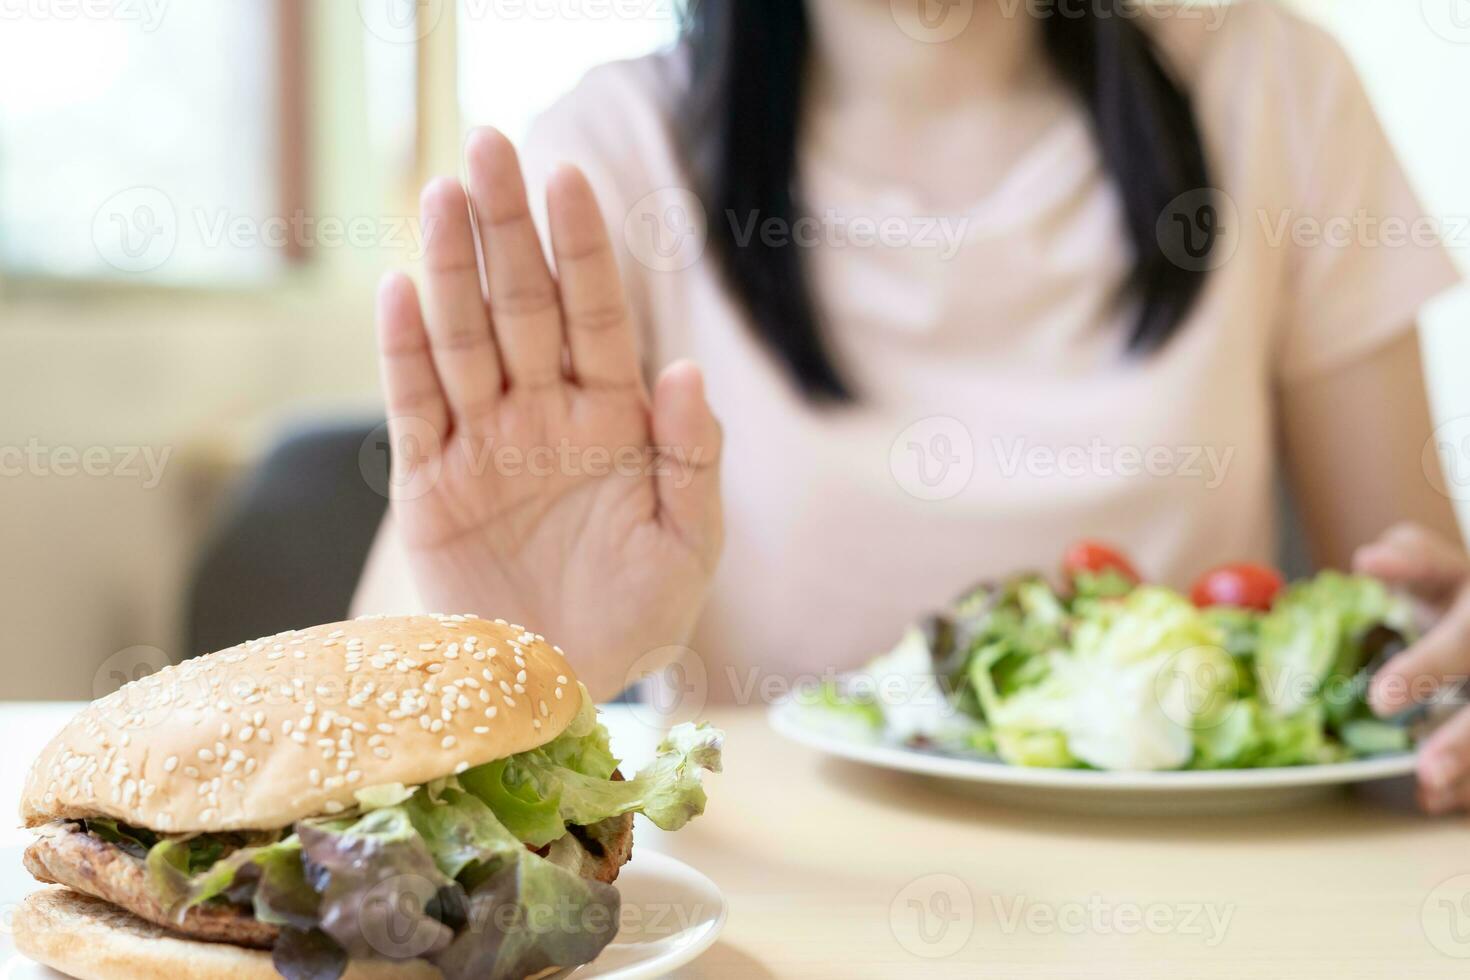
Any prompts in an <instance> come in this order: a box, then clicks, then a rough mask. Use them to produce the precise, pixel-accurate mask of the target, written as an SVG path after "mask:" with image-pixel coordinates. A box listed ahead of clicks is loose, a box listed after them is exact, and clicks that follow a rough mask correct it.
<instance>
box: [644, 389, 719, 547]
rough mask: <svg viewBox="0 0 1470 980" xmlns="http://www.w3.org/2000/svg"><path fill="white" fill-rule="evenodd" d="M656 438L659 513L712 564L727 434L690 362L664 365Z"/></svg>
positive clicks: (655, 405)
mask: <svg viewBox="0 0 1470 980" xmlns="http://www.w3.org/2000/svg"><path fill="white" fill-rule="evenodd" d="M653 438H654V442H655V444H656V445H657V447H658V451H659V457H660V458H659V467H658V502H659V513H660V517H661V519H662V520H664V521H666V522H667V523H668V524H669V525H670V526H671V527H672V529H673V530H674V531H675V532H677V533H678V535H679V536H680V537H681V538H683V539H684V541H685V542H686V543H688V544H689V545H690V546H691V547H693V548H695V549H696V550H697V551H699V552H700V553H701V554H702V555H703V556H704V557H705V558H706V559H707V560H708V563H709V564H710V565H713V564H714V560H715V558H717V557H718V556H719V552H720V548H721V546H722V544H723V542H724V521H723V516H722V510H721V505H720V453H721V449H722V447H723V443H724V437H723V435H722V433H721V431H720V423H719V421H718V420H716V419H715V416H714V413H713V412H712V411H711V410H710V407H709V402H708V401H707V400H706V399H705V395H704V375H703V374H702V373H701V372H700V370H699V368H698V366H696V365H695V364H694V363H693V362H692V361H677V362H675V363H674V364H671V365H669V367H667V368H665V369H664V372H663V373H662V374H661V375H659V378H658V381H657V382H655V384H654V387H653Z"/></svg>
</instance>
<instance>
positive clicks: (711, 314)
mask: <svg viewBox="0 0 1470 980" xmlns="http://www.w3.org/2000/svg"><path fill="white" fill-rule="evenodd" d="M1207 23H1214V22H1213V21H1210V22H1206V21H1204V20H1200V19H1188V18H1163V19H1157V20H1151V22H1150V29H1151V30H1155V31H1156V32H1157V36H1158V38H1159V41H1160V43H1161V44H1162V45H1163V47H1164V49H1165V51H1166V53H1167V54H1168V56H1169V57H1170V59H1171V61H1172V62H1173V64H1174V65H1175V66H1176V67H1177V70H1178V72H1179V74H1180V76H1181V78H1182V79H1183V80H1184V82H1185V84H1186V85H1187V86H1188V87H1189V88H1190V89H1191V90H1192V92H1193V94H1194V100H1195V104H1196V107H1197V112H1198V115H1199V119H1200V123H1201V125H1202V128H1203V132H1204V135H1205V139H1206V144H1207V149H1208V151H1209V154H1210V159H1211V164H1212V172H1213V174H1214V175H1215V181H1216V183H1217V185H1218V186H1219V187H1220V188H1222V189H1223V190H1224V191H1225V192H1226V194H1227V195H1228V199H1229V201H1228V203H1227V204H1225V205H1224V207H1223V213H1222V214H1221V216H1220V220H1221V221H1222V225H1223V226H1225V227H1227V228H1230V229H1233V233H1232V234H1229V235H1227V244H1226V245H1225V246H1223V249H1224V251H1222V252H1221V253H1219V254H1220V255H1221V256H1224V257H1226V260H1225V261H1223V262H1222V263H1221V264H1219V265H1218V268H1215V269H1214V271H1213V272H1212V274H1211V277H1210V279H1209V285H1208V288H1207V292H1206V293H1205V295H1204V297H1203V299H1202V301H1201V302H1200V303H1199V304H1198V306H1197V307H1196V309H1195V311H1194V313H1193V315H1192V316H1191V318H1190V321H1189V322H1188V323H1187V324H1186V325H1185V326H1184V328H1183V329H1182V330H1181V332H1180V333H1179V334H1178V335H1177V337H1176V339H1175V340H1174V341H1173V342H1172V343H1171V344H1169V345H1168V346H1167V347H1166V348H1165V349H1164V350H1163V351H1162V352H1161V353H1159V354H1157V355H1154V356H1151V357H1148V358H1145V359H1141V360H1130V359H1128V358H1126V357H1125V356H1124V355H1123V353H1122V343H1123V339H1124V338H1125V337H1126V334H1127V332H1128V326H1129V323H1130V321H1131V311H1129V310H1118V309H1117V308H1115V306H1114V305H1113V304H1112V302H1111V300H1112V297H1113V296H1114V295H1115V293H1116V291H1117V290H1118V288H1119V286H1120V284H1121V283H1122V282H1123V279H1124V277H1125V276H1126V275H1127V272H1128V269H1129V263H1130V258H1129V249H1128V247H1127V244H1126V242H1125V239H1124V237H1123V233H1122V225H1121V220H1120V207H1119V202H1118V198H1117V195H1116V193H1115V191H1114V189H1113V187H1112V186H1111V184H1110V181H1109V179H1108V177H1107V175H1106V174H1105V173H1104V171H1103V170H1102V168H1101V164H1100V161H1099V158H1098V153H1097V151H1096V149H1095V146H1094V144H1093V140H1092V138H1091V136H1090V133H1089V131H1088V124H1087V120H1086V118H1085V116H1084V114H1083V112H1082V110H1081V109H1080V108H1079V109H1077V110H1076V111H1075V112H1068V113H1064V114H1063V115H1062V117H1061V118H1060V120H1059V121H1058V122H1057V123H1056V124H1055V125H1053V126H1052V128H1051V130H1050V131H1049V132H1048V133H1047V134H1046V135H1045V136H1044V138H1043V139H1041V140H1040V141H1039V142H1038V143H1037V144H1036V145H1035V147H1034V148H1033V149H1032V150H1030V151H1029V152H1028V154H1027V155H1026V156H1025V157H1024V158H1023V159H1022V160H1021V161H1020V162H1019V163H1018V164H1017V165H1016V166H1015V167H1014V168H1013V169H1012V171H1011V172H1010V173H1009V175H1008V176H1006V178H1005V179H1003V180H1002V181H1000V182H999V183H998V184H997V185H996V186H995V187H994V189H993V191H992V192H990V193H988V194H987V196H986V197H985V198H984V199H983V200H980V201H978V202H976V203H975V204H974V205H973V206H972V207H970V208H969V209H967V210H965V211H963V212H958V213H955V214H950V215H938V216H936V215H934V214H933V212H932V211H930V212H928V214H927V216H923V215H924V212H923V211H922V210H921V205H920V204H919V202H917V201H915V200H914V195H913V193H912V191H911V189H909V188H906V187H904V186H881V187H879V186H867V185H864V184H863V183H861V182H858V181H855V180H851V179H848V178H847V177H845V176H844V175H842V174H841V173H838V172H836V171H834V170H833V169H832V168H830V167H828V166H826V165H825V164H823V163H821V162H820V161H817V160H810V161H807V164H808V165H807V166H806V168H805V186H804V198H805V201H806V203H807V210H808V212H809V213H811V214H813V215H821V216H823V222H822V223H821V225H820V226H818V227H810V228H806V229H804V230H803V231H802V233H803V234H805V235H806V236H807V238H806V240H807V241H808V242H815V243H816V244H815V245H814V247H812V248H810V249H809V251H808V253H807V258H808V262H809V269H810V272H811V275H812V277H813V281H814V288H815V293H816V296H817V298H818V302H819V306H820V309H821V311H822V314H823V316H824V320H825V323H826V324H827V330H828V333H829V336H830V338H831V344H832V347H833V348H834V350H835V352H836V355H837V358H838V360H839V362H840V363H841V364H842V365H843V366H844V367H845V369H846V370H847V372H848V374H849V376H850V378H851V379H852V380H853V381H854V382H855V385H856V387H857V389H858V390H859V391H860V392H861V394H862V400H861V402H860V404H858V405H857V406H856V407H853V408H849V409H842V410H838V411H832V410H825V409H819V408H814V407H812V406H811V405H809V404H807V403H806V402H805V401H803V399H802V398H801V397H799V396H798V394H797V393H796V392H795V391H794V390H793V388H792V386H791V385H790V384H789V383H788V381H787V380H786V377H785V375H784V374H783V372H782V371H781V370H780V368H779V367H778V366H777V365H776V364H775V363H774V362H773V360H772V359H771V357H770V356H769V355H768V354H767V353H766V352H765V351H764V349H763V348H762V347H761V346H760V345H759V344H758V343H757V342H756V340H755V339H754V336H753V334H752V333H751V331H750V329H749V327H748V325H747V322H746V318H745V316H744V314H743V312H742V311H741V309H740V307H739V306H738V305H737V304H736V303H735V302H733V301H732V298H731V296H730V294H729V293H728V291H727V290H726V289H725V288H724V286H723V285H722V283H721V280H720V276H719V273H718V269H717V267H716V263H715V260H714V258H713V256H712V255H706V254H704V251H703V249H702V248H701V245H702V242H703V239H702V238H701V236H700V235H699V226H698V217H697V215H696V214H694V213H692V209H691V207H690V206H689V197H688V191H687V190H686V189H687V188H689V187H690V186H691V181H690V178H689V177H688V175H686V173H685V172H684V171H683V168H682V167H681V165H680V163H679V157H678V153H677V151H676V144H675V139H674V136H673V128H672V127H673V120H672V114H673V110H674V105H675V102H676V99H677V95H678V93H679V91H680V90H681V87H682V86H683V84H684V83H683V78H684V74H685V71H684V63H683V55H682V54H681V53H679V52H674V53H672V54H665V55H658V56H652V57H648V58H643V59H640V60H636V61H629V62H622V63H617V64H611V65H606V66H604V67H601V68H598V69H595V70H594V71H593V72H591V73H590V74H589V75H588V76H587V77H586V79H585V80H584V81H583V82H582V84H581V85H580V86H579V87H578V88H577V89H576V90H575V91H574V92H573V93H572V94H570V95H569V96H568V97H566V98H565V99H563V100H562V101H561V102H559V103H558V104H557V105H555V106H554V107H553V108H552V109H551V110H550V111H548V112H547V113H546V114H545V115H544V116H543V117H542V118H541V119H540V120H539V122H538V123H537V125H536V126H535V127H534V129H533V131H532V134H531V136H530V138H529V140H528V142H527V146H526V147H525V158H526V162H527V171H528V173H529V174H530V175H531V177H532V180H533V182H534V181H536V180H539V179H541V178H543V177H544V176H545V174H546V173H547V172H548V171H549V169H550V167H551V166H552V165H554V164H555V163H557V162H559V161H562V160H570V161H574V162H576V163H578V164H579V165H581V166H582V167H583V168H584V169H585V170H586V171H587V172H588V174H589V176H590V177H591V178H592V180H593V183H594V185H595V186H596V188H597V190H598V192H599V195H600V198H601V202H602V205H603V207H604V209H605V212H606V215H607V218H608V221H609V226H610V229H611V231H612V235H613V238H614V240H615V241H616V242H617V243H618V245H619V247H620V249H622V251H623V255H622V260H623V266H624V269H625V275H626V278H627V280H628V289H629V293H630V297H631V300H632V302H633V304H634V307H635V312H636V314H637V317H638V319H639V321H640V322H641V324H642V326H643V328H644V331H645V335H644V343H645V353H646V357H647V360H648V362H649V365H650V367H651V368H656V367H657V366H658V365H661V364H664V363H667V362H669V361H670V360H673V359H675V358H681V357H688V358H692V359H694V360H696V361H697V362H699V364H701V365H702V366H703V368H704V370H705V372H706V375H707V378H708V388H709V394H710V399H711V401H712V403H713V406H714V409H715V411H716V413H717V414H718V415H719V417H720V419H721V420H722V422H723V423H724V426H725V437H726V443H725V453H726V455H725V461H724V494H725V503H726V520H727V529H728V533H727V544H726V549H725V554H724V559H723V562H722V564H721V566H720V569H719V572H718V576H717V580H716V583H715V587H714V592H713V597H712V599H711V601H710V604H709V606H708V611H707V613H706V615H705V616H704V619H703V622H702V625H701V627H700V629H699V632H698V634H697V636H696V637H695V638H694V640H693V642H692V644H691V645H692V647H693V648H694V649H695V650H696V651H697V652H698V653H699V654H700V655H701V657H702V658H703V660H704V662H705V664H706V665H707V666H708V668H709V670H710V675H711V676H710V681H711V687H712V690H713V691H714V692H715V693H716V694H717V695H724V696H726V697H728V696H730V694H731V692H732V691H733V692H734V693H736V694H739V693H741V692H742V691H745V690H747V689H748V685H749V684H750V683H751V682H752V681H753V680H755V679H758V678H760V677H762V676H765V675H766V674H768V673H770V672H776V673H778V674H782V675H787V676H792V675H802V674H811V673H820V672H822V671H823V670H825V669H829V668H834V667H835V668H845V667H848V666H852V665H856V664H858V663H859V662H861V661H863V660H865V659H866V658H868V657H870V656H872V655H873V654H875V653H877V652H879V651H881V650H883V649H885V648H887V647H888V646H889V645H891V644H892V643H893V642H894V640H895V639H896V638H897V637H898V635H899V632H900V630H901V628H902V627H903V625H904V624H905V623H906V622H908V621H910V620H911V619H913V618H914V617H915V615H916V614H918V613H920V612H921V611H923V610H926V609H929V608H932V607H934V606H935V605H937V604H939V603H941V602H943V601H944V600H946V599H948V598H949V597H950V596H952V595H953V594H955V593H956V592H958V591H959V590H960V589H962V588H963V587H965V586H966V585H968V584H970V583H972V582H974V581H977V580H980V579H984V578H988V577H993V576H1001V575H1005V574H1008V573H1011V572H1014V571H1017V570H1019V569H1028V568H1038V567H1040V568H1044V569H1051V568H1053V567H1054V566H1055V564H1056V562H1057V560H1058V558H1059V556H1060V554H1061V552H1062V551H1063V549H1064V548H1065V547H1066V546H1067V544H1068V543H1070V542H1071V541H1073V540H1074V539H1076V538H1079V537H1084V536H1088V537H1100V538H1103V539H1107V540H1110V541H1113V542H1116V543H1118V544H1120V545H1122V546H1123V547H1124V548H1125V549H1126V550H1127V552H1128V553H1129V554H1130V555H1132V556H1133V558H1134V559H1135V563H1136V564H1137V565H1138V566H1139V567H1140V569H1141V570H1142V571H1143V572H1144V573H1145V574H1146V575H1148V576H1149V577H1151V578H1155V579H1158V580H1162V581H1165V582H1169V583H1174V584H1185V583H1187V582H1188V580H1190V579H1191V578H1192V577H1193V576H1194V575H1195V574H1196V573H1198V572H1200V571H1201V570H1203V569H1204V568H1206V567H1207V566H1210V565H1212V564H1215V563H1219V562H1221V561H1225V560H1236V559H1238V560H1260V561H1270V560H1272V558H1273V556H1274V552H1275V547H1276V529H1275V527H1274V525H1273V487H1274V483H1275V479H1276V475H1277V471H1276V460H1275V453H1276V445H1275V442H1274V439H1273V433H1274V430H1275V428H1276V424H1275V423H1276V418H1275V407H1276V396H1277V394H1278V393H1279V391H1280V390H1281V389H1282V388H1284V387H1286V386H1290V385H1292V384H1294V383H1297V382H1299V381H1301V380H1302V379H1304V378H1308V377H1310V376H1312V375H1314V374H1317V373H1319V372H1328V371H1331V370H1333V369H1334V367H1336V366H1339V365H1342V364H1344V363H1345V362H1348V361H1350V360H1351V359H1353V358H1354V357H1356V356H1359V355H1361V354H1363V353H1364V352H1366V351H1369V350H1371V349H1373V348H1374V347H1376V346H1378V345H1381V344H1384V343H1385V342H1386V341H1388V340H1390V339H1391V338H1393V337H1395V336H1397V335H1399V334H1401V333H1402V332H1403V331H1405V330H1408V329H1411V328H1412V325H1413V323H1414V321H1415V317H1416V312H1417V310H1418V309H1419V307H1420V306H1421V304H1422V303H1424V302H1425V301H1426V300H1427V299H1429V298H1430V297H1432V296H1433V295H1434V294H1436V293H1438V292H1440V291H1441V290H1443V289H1444V288H1447V287H1448V286H1449V285H1451V284H1453V283H1454V282H1455V281H1456V279H1457V277H1456V274H1455V271H1454V268H1453V266H1452V265H1451V264H1450V262H1449V260H1448V258H1447V256H1446V255H1445V253H1444V251H1443V249H1442V248H1441V247H1439V246H1438V245H1437V244H1436V243H1434V242H1427V243H1426V242H1423V241H1422V240H1421V241H1420V242H1419V243H1418V244H1415V243H1414V242H1413V241H1410V242H1409V243H1407V244H1405V243H1403V242H1400V241H1399V240H1398V239H1399V238H1404V237H1408V238H1410V239H1413V238H1415V237H1419V238H1421V239H1422V234H1419V235H1415V234H1409V233H1410V232H1422V229H1415V228H1413V227H1405V228H1400V227H1399V225H1400V224H1402V225H1405V226H1409V225H1410V222H1412V221H1413V220H1414V219H1416V218H1420V217H1421V216H1422V215H1423V212H1422V210H1421V208H1420V205H1419V204H1418V203H1417V201H1416V200H1415V197H1414V195H1413V193H1412V192H1411V190H1410V188H1409V186H1408V184H1407V181H1406V179H1405V177H1404V174H1403V172H1402V171H1401V169H1400V166H1399V164H1398V163H1397V161H1396V160H1395V158H1394V155H1393V153H1392V151H1391V149H1390V147H1389V145H1388V143H1387V141H1386V140H1385V137H1384V135H1383V133H1382V131H1381V129H1380V127H1379V124H1378V122H1377V120H1376V118H1375V116H1374V113H1373V111H1372V109H1371V107H1370V105H1369V102H1368V99H1367V97H1366V96H1365V94H1364V92H1363V90H1362V88H1361V86H1360V84H1359V82H1358V80H1357V78H1356V76H1355V75H1354V72H1353V70H1352V68H1351V66H1350V65H1349V63H1348V61H1347V59H1346V57H1345V55H1344V54H1343V53H1342V51H1341V50H1340V49H1339V47H1338V46H1337V45H1336V44H1335V43H1334V42H1333V41H1332V40H1330V39H1329V38H1328V37H1327V36H1326V35H1325V34H1323V33H1322V32H1321V31H1319V30H1318V29H1316V28H1314V27H1311V26H1309V25H1307V24H1306V23H1304V22H1302V21H1299V20H1297V19H1295V18H1294V17H1292V16H1290V15H1288V14H1286V13H1283V12H1281V11H1280V10H1278V9H1277V8H1275V7H1273V6H1270V5H1267V4H1264V3H1256V2H1248V3H1245V4H1242V5H1240V6H1239V7H1237V8H1234V9H1233V10H1232V11H1231V12H1230V13H1229V14H1228V16H1226V17H1225V19H1224V21H1223V26H1220V25H1217V26H1219V29H1217V30H1208V29H1206V25H1207ZM540 197H541V195H540V193H539V189H538V188H533V189H532V198H533V200H539V199H540ZM895 216H896V217H897V218H898V221H897V222H896V223H895V222H894V218H895ZM1355 216H1357V220H1356V221H1355V220H1354V219H1355ZM1365 216H1366V218H1367V219H1368V221H1367V223H1365V222H1364V220H1363V218H1364V217H1365ZM1375 218H1376V219H1392V221H1391V222H1389V223H1387V224H1382V225H1378V226H1375V225H1372V219H1375ZM879 219H884V220H879ZM711 220H726V219H724V218H723V217H720V216H712V217H711ZM1350 222H1351V224H1349V223H1350ZM1375 228H1376V229H1377V230H1376V231H1375ZM885 229H886V231H885ZM1316 234H1320V235H1321V236H1322V238H1323V240H1324V241H1325V242H1327V244H1322V245H1314V244H1313V236H1314V235H1316ZM1395 236H1397V237H1395ZM1181 260H1184V261H1188V258H1187V257H1181Z"/></svg>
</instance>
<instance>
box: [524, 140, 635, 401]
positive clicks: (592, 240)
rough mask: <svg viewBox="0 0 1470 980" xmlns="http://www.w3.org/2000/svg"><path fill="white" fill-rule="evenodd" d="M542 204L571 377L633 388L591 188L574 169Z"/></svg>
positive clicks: (610, 263) (629, 329)
mask: <svg viewBox="0 0 1470 980" xmlns="http://www.w3.org/2000/svg"><path fill="white" fill-rule="evenodd" d="M546 204H547V213H548V216H549V224H550V226H551V246H552V250H553V251H554V252H555V255H556V273H557V278H558V281H559V282H560V284H561V309H562V317H563V319H564V320H565V322H566V332H567V347H568V349H569V351H570V354H571V368H572V377H573V378H574V379H575V380H576V381H577V383H578V384H582V385H588V386H603V387H622V386H625V385H635V384H638V383H639V382H640V381H641V380H642V376H641V372H640V371H639V367H638V353H637V351H636V349H635V347H634V343H633V326H632V320H631V319H630V318H629V316H628V304H627V301H626V299H625V298H624V296H623V280H622V277H621V276H620V275H619V274H618V261H617V257H616V256H615V255H614V254H613V249H612V242H611V241H609V240H608V237H607V225H606V224H605V223H604V222H603V220H602V211H601V209H599V208H598V206H597V197H596V196H595V195H594V194H593V192H592V186H591V185H590V184H588V183H587V178H586V177H584V176H583V175H582V172H581V171H579V170H577V169H576V168H575V167H562V168H560V169H558V170H557V171H556V173H554V174H552V176H551V180H550V181H549V183H548V185H547V191H546Z"/></svg>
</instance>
